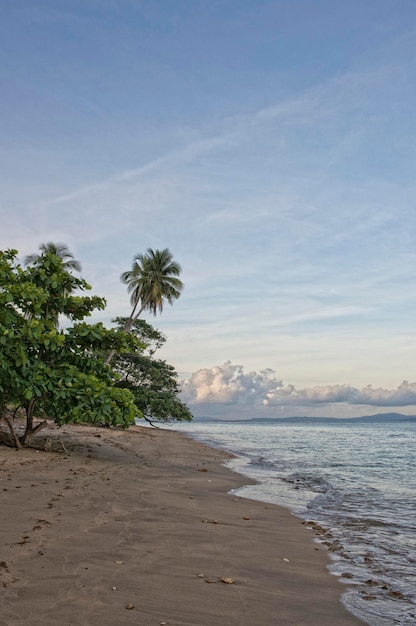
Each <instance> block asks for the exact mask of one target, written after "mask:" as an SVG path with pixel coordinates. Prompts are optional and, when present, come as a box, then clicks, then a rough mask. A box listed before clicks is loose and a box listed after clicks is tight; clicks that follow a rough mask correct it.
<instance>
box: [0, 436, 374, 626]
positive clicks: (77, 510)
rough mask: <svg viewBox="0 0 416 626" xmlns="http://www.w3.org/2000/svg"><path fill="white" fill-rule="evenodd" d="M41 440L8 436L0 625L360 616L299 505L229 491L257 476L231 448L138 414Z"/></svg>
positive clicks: (329, 622)
mask: <svg viewBox="0 0 416 626" xmlns="http://www.w3.org/2000/svg"><path fill="white" fill-rule="evenodd" d="M36 442H37V443H36ZM60 442H62V443H60ZM34 444H35V445H38V446H39V444H41V445H43V446H46V448H50V450H49V451H47V450H35V449H32V448H31V449H25V450H22V451H19V452H17V451H15V450H13V449H9V448H6V447H5V446H0V495H1V508H0V511H1V512H0V526H1V528H2V538H3V541H2V547H1V553H0V625H1V626H38V625H39V626H40V625H41V624H42V625H45V626H47V625H51V626H52V625H53V626H55V625H56V624H57V623H60V624H62V625H63V626H66V625H68V626H69V625H72V624H78V625H80V626H81V625H82V626H95V625H96V624H100V626H114V624H123V626H124V625H129V624H135V625H136V626H137V625H142V626H152V625H153V624H156V625H157V624H162V623H165V624H166V625H171V626H173V625H175V626H214V625H215V626H218V624H224V626H234V625H235V626H237V625H239V626H241V625H242V624H244V625H245V626H257V624H259V626H260V624H261V626H276V625H278V626H294V625H297V626H316V625H317V624H319V626H354V625H359V624H363V623H364V622H362V621H360V620H359V619H358V618H356V617H355V616H354V615H352V614H351V613H349V612H348V611H347V609H346V608H345V606H344V605H343V604H342V602H341V595H342V594H343V593H345V592H346V591H347V587H345V586H344V585H341V583H340V582H339V581H338V580H337V578H336V577H334V576H333V575H331V574H330V573H329V571H328V569H327V566H328V565H329V563H330V557H329V554H328V551H327V549H326V548H325V547H324V546H322V545H321V544H317V543H315V542H314V540H313V539H314V536H313V535H312V534H311V531H309V530H307V529H306V528H305V526H304V525H303V524H302V520H301V519H300V518H297V517H295V516H294V515H293V514H292V513H291V512H290V511H289V510H287V509H285V508H283V507H280V506H278V505H274V504H267V503H263V502H261V501H257V500H249V499H245V498H243V497H240V496H237V495H231V494H229V492H230V491H231V490H235V489H238V488H239V487H241V486H244V485H246V484H249V483H250V482H252V483H254V481H251V480H250V479H249V478H247V477H246V476H243V475H242V474H237V473H236V472H234V471H232V470H231V469H229V468H227V467H225V466H224V465H223V463H224V462H225V461H226V460H227V459H229V458H231V457H232V455H231V454H228V453H226V452H223V451H222V450H220V449H218V448H214V447H210V446H209V445H207V444H205V443H200V442H198V441H197V440H195V439H192V438H190V437H189V436H188V435H186V434H185V433H182V432H178V431H174V430H162V429H160V430H154V429H151V428H148V427H140V426H134V427H131V428H129V429H128V430H126V431H118V430H106V429H99V428H94V427H89V426H65V427H63V428H61V429H58V428H56V427H54V426H52V425H51V426H50V427H49V428H48V429H47V430H46V431H45V432H44V433H42V436H39V437H38V438H37V439H36V440H35V441H34ZM62 444H63V445H62Z"/></svg>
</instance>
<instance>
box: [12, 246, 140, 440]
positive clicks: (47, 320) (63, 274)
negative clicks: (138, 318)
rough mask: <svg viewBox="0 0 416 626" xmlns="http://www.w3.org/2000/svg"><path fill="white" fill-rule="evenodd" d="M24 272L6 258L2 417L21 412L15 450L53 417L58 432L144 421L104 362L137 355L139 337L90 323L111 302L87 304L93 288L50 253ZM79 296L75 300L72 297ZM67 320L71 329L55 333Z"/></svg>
mask: <svg viewBox="0 0 416 626" xmlns="http://www.w3.org/2000/svg"><path fill="white" fill-rule="evenodd" d="M32 263H33V264H32V265H29V267H27V268H26V269H23V268H22V267H21V265H20V264H19V263H18V261H17V251H16V250H7V251H5V252H3V251H0V410H2V411H3V415H5V413H4V410H5V407H7V406H10V405H12V406H14V407H21V408H22V409H24V411H25V413H26V426H25V432H24V433H23V435H22V436H21V437H20V438H19V439H18V438H17V437H16V433H14V432H13V428H12V424H11V422H10V420H8V423H9V427H10V428H11V431H12V436H13V438H14V441H15V443H16V444H21V445H26V444H27V443H28V442H29V441H30V439H31V438H32V437H33V435H34V434H36V432H38V431H39V430H40V429H41V428H42V427H43V426H44V425H46V423H45V422H41V423H38V424H37V425H35V424H34V419H35V416H36V417H46V416H47V417H50V418H52V419H54V420H55V422H56V423H57V424H63V423H68V422H78V423H80V422H88V423H93V424H106V425H113V426H114V425H120V426H122V427H126V426H128V425H129V424H133V423H134V418H135V417H140V416H141V414H140V412H139V410H138V409H137V406H136V404H135V403H134V396H133V394H132V393H131V392H130V391H129V390H128V389H122V388H120V387H119V386H117V385H116V382H117V378H116V376H115V375H114V372H113V371H112V370H111V369H110V368H109V367H107V366H106V365H105V363H104V360H103V357H102V354H104V353H106V352H108V351H109V350H115V351H116V352H122V351H129V352H131V351H132V350H133V351H134V350H139V349H140V348H141V345H142V344H140V342H139V340H138V339H137V338H136V337H135V336H134V335H131V336H129V335H126V333H123V332H121V331H120V330H117V329H106V328H104V327H103V325H102V324H87V323H86V322H84V319H85V318H86V317H88V316H89V315H91V313H92V312H93V311H94V310H97V309H98V310H101V309H104V307H105V300H104V299H103V298H100V297H98V296H86V295H84V292H85V291H87V290H90V289H91V288H90V286H89V285H88V283H87V282H86V281H85V280H83V279H82V278H77V277H75V276H73V275H72V274H71V272H70V271H69V269H70V268H68V265H67V259H65V258H61V256H59V254H57V253H56V251H54V250H50V249H45V250H43V251H42V252H41V254H40V255H36V258H35V259H33V260H32ZM76 291H77V292H79V293H80V294H81V295H74V292H76ZM60 314H64V315H65V316H66V317H67V318H68V319H69V320H70V321H71V322H72V323H73V325H72V326H71V327H69V328H67V329H65V330H59V329H58V328H57V324H56V320H57V316H59V315H60Z"/></svg>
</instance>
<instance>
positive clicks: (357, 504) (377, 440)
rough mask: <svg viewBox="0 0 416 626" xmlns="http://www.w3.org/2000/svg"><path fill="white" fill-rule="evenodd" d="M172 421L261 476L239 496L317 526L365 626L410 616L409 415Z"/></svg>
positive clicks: (415, 559)
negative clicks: (405, 418) (362, 419)
mask: <svg viewBox="0 0 416 626" xmlns="http://www.w3.org/2000/svg"><path fill="white" fill-rule="evenodd" d="M174 428H175V429H176V430H181V431H182V432H185V433H188V434H189V435H190V436H191V437H193V438H196V439H198V440H200V441H204V442H206V443H209V444H211V445H214V446H217V447H221V448H223V449H226V450H228V451H231V452H233V453H235V454H237V455H238V457H237V458H236V459H233V460H232V461H230V463H229V464H230V467H232V469H234V470H236V471H238V472H240V473H242V474H244V475H247V476H250V477H251V478H254V479H256V480H257V481H258V484H256V485H250V486H246V487H243V488H242V489H240V490H239V491H238V493H239V495H241V496H245V497H248V498H253V499H256V500H261V501H264V502H271V503H276V504H281V505H284V506H286V507H288V508H290V509H291V510H292V511H293V512H294V513H295V514H296V515H298V516H300V517H302V518H304V519H305V520H307V521H308V522H310V523H309V524H307V526H309V527H310V528H311V529H314V530H315V532H316V531H317V530H318V533H319V537H320V540H321V541H323V542H325V543H326V544H327V545H328V547H329V549H330V554H331V557H332V563H331V565H330V571H331V572H332V573H333V574H334V575H336V576H339V580H340V582H344V583H347V584H348V588H347V587H345V589H346V592H345V593H344V595H343V601H344V603H345V604H346V606H347V607H348V608H349V610H350V611H352V612H353V613H355V614H356V615H358V616H359V617H361V618H362V619H364V620H365V621H366V622H367V623H368V624H371V626H391V625H393V624H399V625H401V626H410V625H412V626H414V625H415V624H416V506H415V496H416V458H415V450H416V423H415V422H389V423H382V424H381V423H379V424H358V423H357V424H354V423H353V424H351V423H350V422H349V423H344V424H342V422H341V423H339V424H338V423H337V424H333V423H331V424H329V425H322V424H316V425H309V424H296V425H294V424H287V423H284V422H282V423H281V424H279V423H278V424H276V422H273V423H270V424H268V423H263V422H261V423H258V424H253V423H241V422H239V423H230V422H226V423H209V422H194V423H192V424H186V425H185V424H184V425H176V426H175V427H174ZM312 522H313V523H314V524H312ZM316 525H318V526H319V527H320V529H317V527H316Z"/></svg>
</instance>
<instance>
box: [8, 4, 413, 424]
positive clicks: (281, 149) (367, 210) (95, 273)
mask: <svg viewBox="0 0 416 626" xmlns="http://www.w3.org/2000/svg"><path fill="white" fill-rule="evenodd" d="M0 33H1V36H0V54H1V59H2V62H1V64H0V81H1V93H2V98H1V101H0V113H1V115H0V136H1V138H2V141H1V143H0V172H1V174H0V176H1V180H2V184H1V186H0V210H1V217H2V221H1V224H2V226H1V229H0V246H1V247H2V248H7V247H14V248H17V249H18V250H19V252H20V253H21V255H22V257H23V256H24V255H25V254H27V253H30V252H33V251H35V250H36V249H37V247H38V245H39V243H41V242H45V241H51V240H52V241H59V242H64V243H66V244H67V245H68V246H69V248H70V249H71V250H72V251H73V252H74V254H75V256H76V258H77V259H79V260H80V261H81V262H82V265H83V272H82V275H83V276H84V277H85V278H86V279H87V280H88V281H89V282H90V283H91V284H92V285H93V287H94V291H95V292H96V293H97V294H99V295H103V296H105V297H106V298H107V301H108V307H107V310H106V311H105V312H104V313H103V314H100V315H99V316H97V318H95V319H97V320H98V319H99V320H101V321H103V322H105V323H109V321H110V320H111V318H112V317H114V316H116V315H120V314H127V313H128V310H129V302H128V297H127V294H126V292H125V289H124V287H123V285H122V284H121V283H120V281H119V276H120V274H121V272H122V271H125V270H126V269H129V268H130V266H131V262H132V259H133V256H134V255H135V254H136V253H138V252H144V251H145V250H146V249H147V248H148V247H151V248H165V247H168V248H169V249H170V250H171V251H172V253H173V255H174V258H175V259H176V260H177V261H178V262H180V263H181V265H182V267H183V274H182V278H183V281H184V283H185V291H184V293H183V296H182V297H181V299H180V300H179V301H178V302H177V303H175V305H174V306H173V307H167V308H166V309H165V311H164V313H163V314H162V316H161V317H158V318H157V319H156V320H154V319H150V318H147V319H148V321H150V322H153V323H154V324H155V325H156V326H157V327H158V328H160V329H161V330H162V331H163V332H165V333H166V335H167V337H168V341H167V344H166V346H165V348H164V349H163V352H162V353H161V356H162V357H163V358H166V359H167V360H168V361H169V362H171V363H172V364H173V365H174V366H175V367H176V369H177V370H178V371H179V372H180V374H181V376H183V377H184V378H186V379H187V382H186V385H185V391H184V398H185V399H186V400H187V401H188V402H189V403H190V404H191V408H193V410H194V412H195V413H196V414H212V415H214V414H215V415H220V416H231V417H239V416H252V415H253V414H259V415H260V414H261V415H293V414H299V412H301V413H302V414H311V415H335V416H344V415H345V416H346V415H357V414H364V413H374V412H379V411H387V410H388V411H390V410H395V409H396V408H397V409H398V410H400V411H401V412H407V413H416V383H413V382H412V381H415V380H416V374H415V343H416V341H415V340H416V331H415V304H416V276H415V269H416V264H415V256H416V253H415V245H414V239H415V232H416V229H415V226H416V224H415V221H416V217H415V215H416V213H415V206H414V205H415V197H416V194H415V187H416V183H415V175H414V172H415V165H416V162H415V156H416V141H415V139H416V131H415V128H416V126H415V121H416V120H415V118H416V115H415V110H416V107H415V104H416V81H415V65H416V57H415V54H414V42H415V40H416V5H415V3H414V1H413V0H359V1H358V0H350V1H349V2H341V1H338V0H326V1H324V0H313V1H312V0H291V1H289V0H285V1H283V0H269V1H266V0H256V1H254V0H251V1H248V0H221V1H216V0H210V1H208V0H204V1H200V0H186V1H185V0H163V1H162V0H44V1H39V0H30V1H29V0H15V1H14V2H13V3H11V2H9V3H2V5H1V7H0ZM269 370H272V372H270V371H269ZM262 372H263V373H262ZM403 381H409V382H407V383H406V384H405V385H404V386H403V385H402V382H403ZM369 386H370V387H369Z"/></svg>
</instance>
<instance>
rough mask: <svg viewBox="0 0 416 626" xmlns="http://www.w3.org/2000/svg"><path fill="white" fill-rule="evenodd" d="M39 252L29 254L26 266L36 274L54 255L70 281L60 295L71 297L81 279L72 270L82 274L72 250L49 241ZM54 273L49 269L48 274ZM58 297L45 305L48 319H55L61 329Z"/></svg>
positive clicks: (41, 245) (42, 245) (53, 297)
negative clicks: (57, 306) (29, 266)
mask: <svg viewBox="0 0 416 626" xmlns="http://www.w3.org/2000/svg"><path fill="white" fill-rule="evenodd" d="M39 250H40V253H39V254H29V255H28V256H26V257H25V259H24V263H25V265H32V267H33V268H34V270H35V272H36V269H39V268H42V266H43V263H44V261H45V257H46V256H48V255H49V256H50V255H52V256H53V257H55V258H56V257H57V258H58V259H59V262H60V269H61V270H62V271H63V272H64V273H65V275H66V277H67V278H68V280H67V281H66V282H67V285H66V287H64V288H63V291H62V293H61V294H60V295H69V294H70V293H71V292H72V291H74V289H75V288H76V283H78V285H79V279H77V278H75V277H74V276H73V275H72V270H75V271H76V272H80V271H81V263H80V262H79V261H77V260H76V259H74V255H73V254H72V252H70V250H69V249H68V247H67V246H66V245H65V244H64V243H53V242H52V241H48V243H41V244H40V246H39ZM53 271H54V269H51V267H49V269H48V272H49V273H50V272H53ZM35 280H36V278H35ZM61 289H62V288H61ZM57 295H58V294H51V298H50V300H49V301H48V302H46V303H45V317H46V318H47V319H48V318H50V317H52V318H53V321H54V324H55V328H58V327H59V312H58V311H57V310H56V299H55V296H57Z"/></svg>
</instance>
